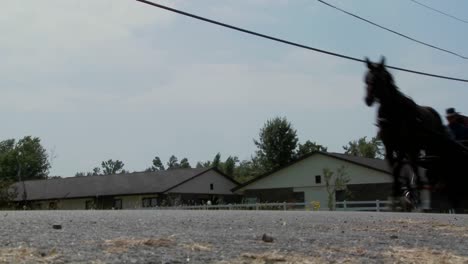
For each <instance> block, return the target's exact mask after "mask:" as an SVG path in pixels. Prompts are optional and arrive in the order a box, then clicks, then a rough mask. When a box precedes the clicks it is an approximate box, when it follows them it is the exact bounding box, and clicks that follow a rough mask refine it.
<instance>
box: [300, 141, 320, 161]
mask: <svg viewBox="0 0 468 264" xmlns="http://www.w3.org/2000/svg"><path fill="white" fill-rule="evenodd" d="M316 151H322V152H327V148H326V147H324V146H322V145H319V144H317V143H315V142H311V141H310V140H307V141H306V142H305V143H304V144H301V143H299V145H298V146H297V151H296V157H297V158H300V157H302V156H304V155H307V154H309V153H312V152H316Z"/></svg>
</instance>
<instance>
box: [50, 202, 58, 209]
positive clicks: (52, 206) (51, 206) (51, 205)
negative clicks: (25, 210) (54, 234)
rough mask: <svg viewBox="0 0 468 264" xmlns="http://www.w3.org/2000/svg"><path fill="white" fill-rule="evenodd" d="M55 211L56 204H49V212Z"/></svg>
mask: <svg viewBox="0 0 468 264" xmlns="http://www.w3.org/2000/svg"><path fill="white" fill-rule="evenodd" d="M56 209H57V202H50V203H49V210H56Z"/></svg>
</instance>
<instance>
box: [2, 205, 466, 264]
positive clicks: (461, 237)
mask: <svg viewBox="0 0 468 264" xmlns="http://www.w3.org/2000/svg"><path fill="white" fill-rule="evenodd" d="M0 219H1V221H2V222H1V223H2V224H1V226H0V263H20V262H22V263H329V262H336V263H400V262H401V263H428V262H430V263H468V215H436V214H401V213H359V212H307V211H300V212H294V211H286V212H285V211H169V210H145V211H143V210H142V211H133V210H129V211H19V212H12V211H0ZM54 225H61V228H60V226H56V228H57V229H54V227H53V226H54ZM263 234H267V236H271V237H272V238H273V242H264V241H263V240H262V236H263ZM268 238H269V237H267V240H268Z"/></svg>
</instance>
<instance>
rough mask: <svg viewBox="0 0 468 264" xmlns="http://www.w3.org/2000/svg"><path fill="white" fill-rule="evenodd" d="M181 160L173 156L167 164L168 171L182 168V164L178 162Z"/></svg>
mask: <svg viewBox="0 0 468 264" xmlns="http://www.w3.org/2000/svg"><path fill="white" fill-rule="evenodd" d="M178 161H179V160H178V159H177V157H176V156H174V155H172V156H171V157H170V158H169V161H168V162H167V169H168V170H172V169H178V168H179V167H180V164H179V162H178Z"/></svg>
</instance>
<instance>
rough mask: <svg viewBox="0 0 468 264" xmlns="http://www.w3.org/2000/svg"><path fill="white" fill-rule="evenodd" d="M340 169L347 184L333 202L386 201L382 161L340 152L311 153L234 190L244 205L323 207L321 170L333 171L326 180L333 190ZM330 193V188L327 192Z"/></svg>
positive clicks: (388, 183)
mask: <svg viewBox="0 0 468 264" xmlns="http://www.w3.org/2000/svg"><path fill="white" fill-rule="evenodd" d="M341 167H343V168H344V172H345V173H346V177H348V178H349V182H348V183H347V184H346V188H345V189H338V190H335V191H334V194H332V199H333V201H332V203H333V204H335V202H337V201H343V200H345V199H346V200H349V201H353V200H354V201H375V200H387V199H388V198H389V197H390V196H391V194H392V182H393V178H392V174H391V171H390V168H389V166H388V164H387V162H386V161H385V160H381V159H370V158H363V157H357V156H351V155H346V154H340V153H328V152H313V153H311V154H308V155H305V156H303V157H302V158H300V159H298V160H296V161H294V162H292V163H290V164H288V165H286V166H283V167H280V168H278V169H276V170H274V171H272V172H268V173H266V174H264V175H261V176H259V177H257V178H254V179H252V180H251V181H248V182H246V183H244V184H242V185H239V186H238V187H236V188H235V189H234V191H235V192H236V193H238V194H241V195H243V199H244V202H247V203H253V202H259V203H266V202H287V203H294V202H296V203H303V202H305V203H306V204H310V203H311V202H319V203H320V205H321V208H322V209H326V208H327V204H328V200H329V197H330V196H329V195H328V191H327V186H326V180H325V178H324V175H323V173H324V169H325V168H327V169H329V170H331V171H332V172H334V174H333V177H332V178H331V180H330V181H329V182H330V184H331V186H330V187H331V188H333V187H334V186H333V184H334V179H335V177H336V175H337V173H336V171H337V169H338V168H341ZM330 190H331V189H330Z"/></svg>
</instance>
